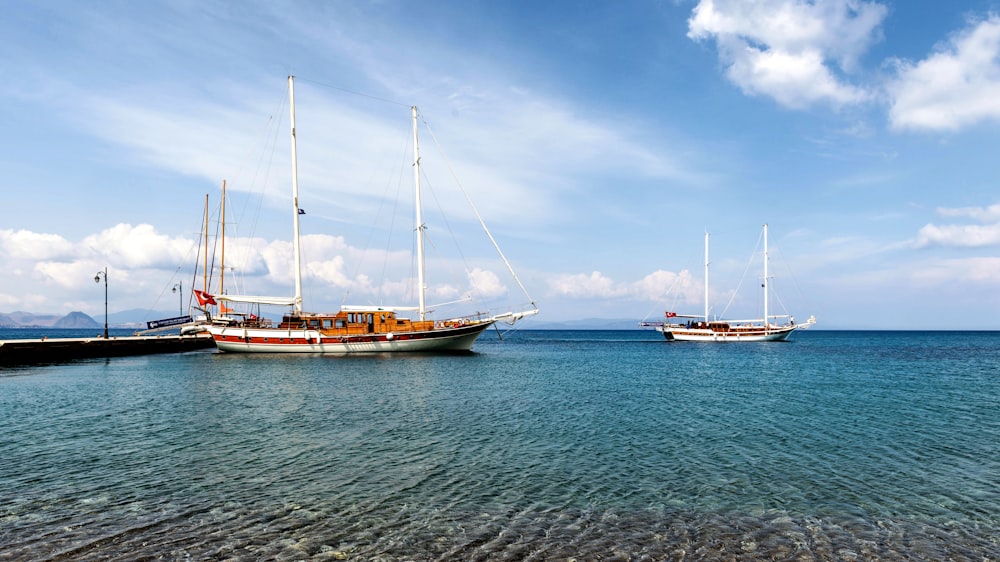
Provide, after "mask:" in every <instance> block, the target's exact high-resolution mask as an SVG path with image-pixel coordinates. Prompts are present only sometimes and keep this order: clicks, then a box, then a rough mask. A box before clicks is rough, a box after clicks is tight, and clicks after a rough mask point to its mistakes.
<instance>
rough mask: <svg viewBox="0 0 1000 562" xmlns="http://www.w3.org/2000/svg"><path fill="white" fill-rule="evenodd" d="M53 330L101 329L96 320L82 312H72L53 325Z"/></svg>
mask: <svg viewBox="0 0 1000 562" xmlns="http://www.w3.org/2000/svg"><path fill="white" fill-rule="evenodd" d="M52 327H53V328H100V327H101V324H98V323H97V321H96V320H94V319H93V318H91V317H90V316H87V315H86V314H84V313H82V312H70V313H69V314H67V315H66V316H63V317H62V318H60V319H59V320H56V323H55V324H53V325H52Z"/></svg>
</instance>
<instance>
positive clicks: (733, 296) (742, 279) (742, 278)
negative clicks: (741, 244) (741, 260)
mask: <svg viewBox="0 0 1000 562" xmlns="http://www.w3.org/2000/svg"><path fill="white" fill-rule="evenodd" d="M763 237H764V231H763V230H761V232H760V234H758V235H757V244H756V245H755V246H754V248H753V252H751V253H750V259H749V260H747V265H746V267H745V268H743V275H741V276H740V282H739V284H738V285H736V290H735V291H733V294H732V295H730V297H729V302H727V303H726V307H725V308H723V309H722V315H721V316H722V317H723V318H725V316H726V313H727V312H729V307H730V306H732V304H733V301H734V300H736V295H738V294H740V289H741V288H742V287H743V281H745V280H746V278H747V271H750V266H751V265H753V260H754V257H756V255H757V249H758V248H760V243H761V240H762V239H763ZM764 285H765V290H767V287H766V285H767V280H765V281H764Z"/></svg>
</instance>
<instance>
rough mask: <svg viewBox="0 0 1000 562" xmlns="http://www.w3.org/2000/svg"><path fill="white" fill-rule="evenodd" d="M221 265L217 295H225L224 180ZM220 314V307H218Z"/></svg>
mask: <svg viewBox="0 0 1000 562" xmlns="http://www.w3.org/2000/svg"><path fill="white" fill-rule="evenodd" d="M221 216H222V265H221V266H220V267H219V294H220V295H224V294H226V180H222V211H221ZM219 309H220V312H221V309H222V307H221V306H220V307H219Z"/></svg>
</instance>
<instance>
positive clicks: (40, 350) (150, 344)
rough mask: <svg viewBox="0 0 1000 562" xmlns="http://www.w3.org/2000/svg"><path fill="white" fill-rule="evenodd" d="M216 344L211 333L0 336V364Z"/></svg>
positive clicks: (177, 350) (183, 349) (170, 350)
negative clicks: (122, 335)
mask: <svg viewBox="0 0 1000 562" xmlns="http://www.w3.org/2000/svg"><path fill="white" fill-rule="evenodd" d="M212 347H215V341H214V340H213V339H212V335H211V334H207V333H200V334H191V335H161V336H125V337H111V338H107V339H105V338H101V337H96V338H41V339H20V340H0V366H7V365H35V364H40V363H63V362H66V361H73V360H76V359H95V358H102V357H127V356H132V355H152V354H157V353H183V352H186V351H195V350H199V349H207V348H212Z"/></svg>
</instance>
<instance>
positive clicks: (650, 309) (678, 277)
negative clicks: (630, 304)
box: [642, 275, 681, 322]
mask: <svg viewBox="0 0 1000 562" xmlns="http://www.w3.org/2000/svg"><path fill="white" fill-rule="evenodd" d="M680 280H681V276H680V275H675V276H674V282H673V283H671V284H670V287H669V288H668V289H667V290H666V291H664V292H663V295H664V296H666V295H669V294H670V293H671V292H673V290H674V287H676V286H677V282H678V281H680ZM674 302H675V303H676V298H675V301H674ZM654 308H656V305H653V306H651V307H649V310H647V311H646V315H645V316H643V317H642V321H643V322H645V321H646V320H647V319H648V318H649V315H650V314H652V313H653V309H654Z"/></svg>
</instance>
